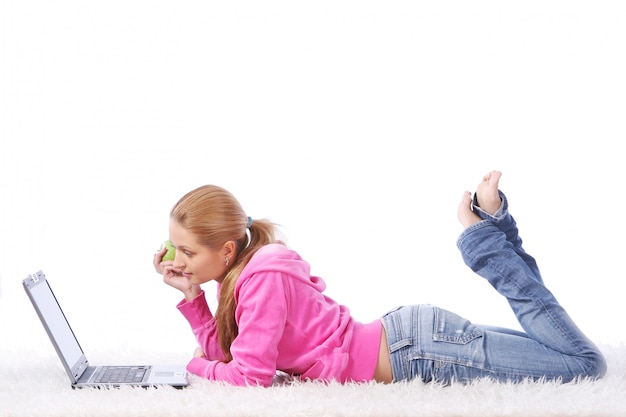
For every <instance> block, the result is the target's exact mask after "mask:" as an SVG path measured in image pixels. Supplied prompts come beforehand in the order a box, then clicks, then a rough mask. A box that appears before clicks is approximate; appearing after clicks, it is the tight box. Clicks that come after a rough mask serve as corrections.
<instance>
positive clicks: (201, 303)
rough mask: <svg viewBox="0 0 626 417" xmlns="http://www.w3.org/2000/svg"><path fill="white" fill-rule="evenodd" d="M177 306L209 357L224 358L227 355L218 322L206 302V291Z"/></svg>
mask: <svg viewBox="0 0 626 417" xmlns="http://www.w3.org/2000/svg"><path fill="white" fill-rule="evenodd" d="M177 307H178V310H179V311H180V312H181V313H182V314H183V316H184V317H185V318H186V319H187V321H188V322H189V324H190V325H191V330H192V331H193V334H194V335H195V336H196V340H197V341H198V344H199V345H200V346H201V347H202V351H203V352H204V354H205V355H206V356H207V358H210V359H214V360H224V359H225V358H226V356H225V355H224V352H222V348H221V347H220V344H219V341H218V339H217V322H216V321H215V318H214V317H213V314H212V313H211V310H210V309H209V305H208V304H207V302H206V296H205V293H204V291H202V292H201V293H200V294H199V295H198V296H197V297H196V298H194V299H193V300H191V301H186V300H183V301H181V302H180V303H179V304H178V306H177Z"/></svg>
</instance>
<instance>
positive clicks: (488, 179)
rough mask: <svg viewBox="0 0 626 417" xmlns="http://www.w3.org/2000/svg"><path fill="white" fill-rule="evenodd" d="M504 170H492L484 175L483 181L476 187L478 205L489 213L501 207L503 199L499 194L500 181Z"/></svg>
mask: <svg viewBox="0 0 626 417" xmlns="http://www.w3.org/2000/svg"><path fill="white" fill-rule="evenodd" d="M501 176H502V172H500V171H491V172H489V173H488V174H487V175H485V176H484V177H483V181H482V182H481V183H480V184H478V187H477V188H476V199H477V201H478V207H480V208H481V209H483V210H484V211H486V212H487V213H489V214H494V213H495V212H496V210H498V209H499V208H500V205H501V204H502V199H501V198H500V195H499V194H498V182H499V181H500V177H501Z"/></svg>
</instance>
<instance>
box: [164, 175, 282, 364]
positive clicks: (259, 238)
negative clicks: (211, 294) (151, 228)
mask: <svg viewBox="0 0 626 417" xmlns="http://www.w3.org/2000/svg"><path fill="white" fill-rule="evenodd" d="M170 217H171V218H172V219H173V220H175V221H176V222H178V223H179V224H180V225H181V226H182V227H183V228H184V229H185V230H187V231H189V232H191V233H192V234H193V235H194V236H195V237H196V238H197V239H198V242H199V243H200V244H202V245H204V246H207V247H209V248H211V249H219V248H220V247H221V246H222V245H223V244H224V243H226V242H228V241H231V240H232V241H234V242H235V244H236V246H237V256H236V257H235V261H234V262H233V263H231V264H230V265H229V268H228V271H227V272H226V276H225V278H224V280H223V281H222V283H221V290H220V294H219V304H218V307H217V311H216V313H215V318H216V320H217V333H218V340H219V342H220V346H221V348H222V350H223V351H224V354H225V355H226V360H227V362H229V361H231V360H232V355H231V353H230V346H231V344H232V343H233V340H235V338H236V337H237V334H238V333H239V328H238V326H237V322H236V321H235V308H236V307H237V306H236V302H235V285H236V284H237V280H238V279H239V275H241V271H242V270H243V268H244V267H245V266H246V264H247V263H248V261H249V260H250V258H251V257H252V255H254V253H255V252H256V251H257V250H258V249H259V248H261V247H262V246H264V245H267V244H269V243H274V242H276V236H275V235H276V226H275V225H274V224H273V223H271V222H269V221H267V220H261V219H260V220H254V221H251V219H250V218H249V217H248V216H247V215H246V213H245V212H244V210H243V208H242V207H241V205H240V204H239V202H238V201H237V199H236V198H235V197H234V196H233V195H232V194H231V193H230V192H228V191H226V190H225V189H223V188H221V187H218V186H216V185H205V186H202V187H199V188H196V189H195V190H192V191H190V192H189V193H187V194H185V195H184V196H183V197H182V198H181V199H180V200H179V201H178V202H177V203H176V204H175V205H174V207H173V208H172V211H171V212H170ZM250 222H251V224H250ZM246 229H250V242H248V235H247V233H246Z"/></svg>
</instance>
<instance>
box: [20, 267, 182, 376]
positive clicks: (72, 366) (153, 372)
mask: <svg viewBox="0 0 626 417" xmlns="http://www.w3.org/2000/svg"><path fill="white" fill-rule="evenodd" d="M22 283H23V285H24V289H25V290H26V293H27V294H28V297H29V298H30V301H31V302H32V303H33V306H34V307H35V310H36V311H37V314H38V315H39V319H40V320H41V323H42V324H43V327H44V328H45V329H46V332H47V333H48V336H49V337H50V340H51V341H52V344H53V345H54V349H55V350H56V352H57V354H58V355H59V358H60V359H61V362H62V363H63V367H64V368H65V371H66V372H67V374H68V375H69V377H70V381H71V385H72V388H84V387H119V386H122V385H131V386H139V387H153V386H158V385H171V386H173V387H176V388H183V387H185V386H187V385H188V374H187V370H186V369H185V366H181V365H177V366H169V365H166V366H157V365H155V366H152V365H139V366H90V365H89V361H88V360H87V357H86V356H85V354H84V353H83V349H82V348H81V347H80V344H79V343H78V340H77V339H76V336H75V335H74V332H73V331H72V328H71V327H70V324H69V323H68V321H67V319H66V318H65V314H64V313H63V310H61V306H60V305H59V303H58V301H57V299H56V297H55V295H54V293H53V292H52V288H50V283H49V282H48V280H47V279H46V276H45V275H44V273H43V272H42V271H39V272H36V273H34V274H31V275H30V276H29V277H27V278H26V279H24V280H23V281H22Z"/></svg>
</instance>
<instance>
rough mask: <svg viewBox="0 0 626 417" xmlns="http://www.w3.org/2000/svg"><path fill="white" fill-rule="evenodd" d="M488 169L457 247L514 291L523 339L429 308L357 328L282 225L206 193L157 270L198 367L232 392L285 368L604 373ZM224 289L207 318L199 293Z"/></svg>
mask: <svg viewBox="0 0 626 417" xmlns="http://www.w3.org/2000/svg"><path fill="white" fill-rule="evenodd" d="M500 176H501V173H500V172H498V171H492V172H490V173H488V174H487V175H486V176H485V177H484V178H483V180H482V182H481V183H480V184H479V185H478V188H477V191H476V193H475V194H474V197H473V199H472V196H471V194H470V193H469V192H466V193H465V194H464V195H463V197H462V200H461V203H460V205H459V208H458V218H459V221H460V222H461V225H462V226H463V227H464V228H465V230H464V231H463V232H462V234H461V236H460V237H459V239H458V242H457V246H458V248H459V249H460V251H461V254H462V256H463V260H464V261H465V263H466V264H467V265H468V266H469V267H470V268H471V269H472V270H473V271H475V272H476V273H477V274H479V275H481V276H483V277H484V278H486V279H487V281H488V282H489V283H490V284H491V285H492V286H493V287H494V288H495V289H496V290H497V291H498V292H499V293H500V294H502V295H503V296H504V297H506V298H507V300H508V301H509V304H510V305H511V308H512V309H513V312H514V313H515V315H516V317H517V319H518V320H519V322H520V324H521V326H522V328H523V329H524V331H525V333H523V332H518V331H514V330H508V329H502V328H496V327H488V326H477V325H474V324H472V323H470V322H469V321H468V320H466V319H463V318H461V317H459V316H458V315H456V314H454V313H451V312H449V311H446V310H444V309H441V308H438V307H435V306H431V305H414V306H406V307H401V308H397V309H395V310H392V311H391V312H389V313H387V314H385V315H384V316H383V317H382V319H381V320H376V321H374V322H371V323H360V322H357V321H355V320H354V318H352V317H351V316H350V312H349V310H348V309H347V308H346V307H344V306H343V305H341V304H338V303H336V302H335V301H334V300H332V299H330V298H328V297H327V296H325V295H324V294H323V291H324V288H325V284H324V282H323V281H322V279H320V278H318V277H315V276H311V275H310V272H309V271H310V268H309V265H308V264H307V263H306V262H305V261H304V260H302V259H301V258H300V256H298V254H297V253H296V252H294V251H292V250H290V249H288V248H286V247H285V246H284V245H283V244H282V243H281V242H279V241H277V240H276V239H275V233H274V232H275V229H274V225H273V224H272V223H270V222H268V221H266V220H252V219H251V218H250V217H248V216H247V215H246V213H245V212H244V210H243V209H242V208H241V206H240V205H239V203H238V202H237V200H236V199H235V198H234V197H233V196H232V195H231V194H230V193H229V192H227V191H226V190H224V189H222V188H219V187H216V186H210V185H209V186H204V187H200V188H198V189H196V190H193V191H191V192H190V193H188V194H187V195H185V196H184V197H182V198H181V199H180V201H178V203H176V205H175V206H174V208H173V209H172V211H171V221H170V228H169V233H170V240H171V241H172V243H173V245H174V246H175V247H176V257H175V259H174V260H173V261H166V262H162V261H161V260H162V257H163V255H164V253H165V249H162V250H160V251H159V252H157V253H156V254H155V257H154V266H155V268H156V270H157V271H158V272H159V273H161V274H163V280H164V282H165V283H166V284H168V285H171V286H172V287H174V288H176V289H178V290H180V291H181V292H182V293H183V295H184V297H185V298H184V300H182V301H181V302H180V303H179V304H178V309H179V310H180V312H181V313H182V314H183V315H184V316H185V318H186V319H187V320H188V321H189V323H190V325H191V328H192V330H193V332H194V334H195V336H196V338H197V341H198V343H199V347H198V348H197V349H196V352H195V354H194V357H193V359H192V360H191V361H190V362H189V364H188V366H187V368H188V370H189V371H190V372H191V373H194V374H197V375H200V376H202V377H205V378H208V379H211V380H218V381H225V382H228V383H231V384H235V385H264V386H268V385H270V384H271V383H272V381H273V378H274V376H275V374H276V371H282V372H285V373H287V374H290V375H294V376H298V377H301V378H303V379H313V380H315V379H317V380H325V381H330V380H336V381H340V382H349V381H354V382H362V381H370V380H375V381H378V382H385V383H388V382H396V381H403V380H410V379H414V378H419V379H421V380H422V381H424V382H429V381H437V382H440V383H444V384H447V383H451V382H453V381H457V382H467V381H470V380H472V379H476V378H483V377H489V378H492V379H495V380H500V381H520V380H523V379H526V378H529V379H532V380H538V379H549V380H560V381H563V382H566V381H571V380H573V379H575V378H580V377H591V378H599V377H602V376H603V375H604V374H605V372H606V362H605V360H604V358H603V356H602V354H601V353H600V351H599V350H598V348H597V347H596V346H595V345H594V344H593V343H592V342H591V341H590V340H589V339H587V337H585V335H584V334H583V333H582V332H581V331H580V330H579V329H578V327H577V326H576V325H575V324H574V322H573V321H572V320H571V318H570V317H569V316H568V314H567V313H566V312H565V310H564V309H563V307H561V306H560V305H559V303H558V302H557V300H556V299H555V298H554V296H553V295H552V293H551V292H550V291H549V290H548V289H547V288H546V287H545V285H544V284H543V280H542V278H541V275H540V274H539V270H538V268H537V264H536V263H535V260H534V259H533V258H532V257H531V256H530V255H528V254H527V253H526V252H525V251H524V250H523V249H522V240H521V239H520V237H519V236H518V230H517V226H516V223H515V221H514V220H513V217H511V215H510V214H509V212H508V202H507V199H506V197H505V195H504V194H503V193H502V192H501V191H499V189H498V183H499V180H500ZM209 281H217V283H218V296H219V304H218V308H217V311H216V314H215V315H213V314H212V312H211V311H210V309H209V307H208V305H207V302H206V299H205V294H204V292H203V290H202V289H201V287H200V285H201V284H203V283H205V282H209Z"/></svg>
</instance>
